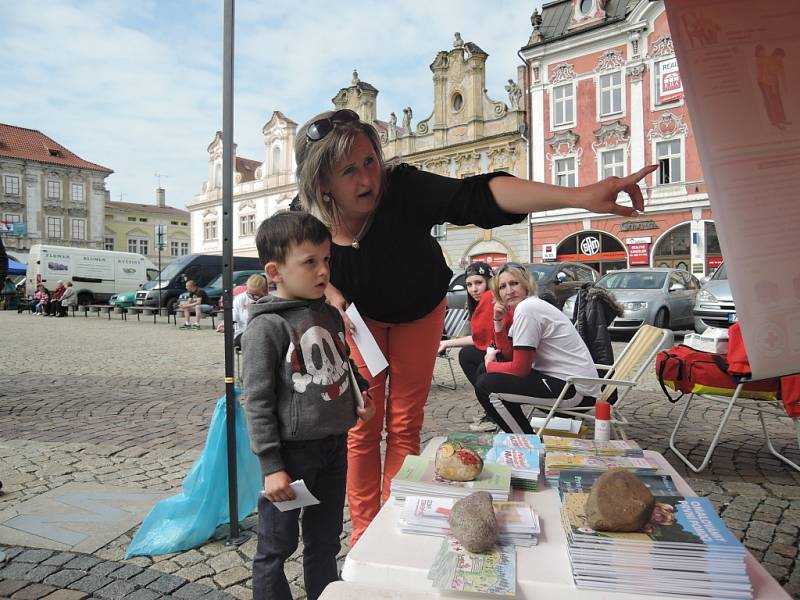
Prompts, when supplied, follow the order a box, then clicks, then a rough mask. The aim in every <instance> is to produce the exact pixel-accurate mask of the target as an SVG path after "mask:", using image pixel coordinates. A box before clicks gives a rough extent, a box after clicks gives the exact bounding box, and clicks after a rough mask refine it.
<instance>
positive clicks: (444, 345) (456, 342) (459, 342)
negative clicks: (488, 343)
mask: <svg viewBox="0 0 800 600" xmlns="http://www.w3.org/2000/svg"><path fill="white" fill-rule="evenodd" d="M473 344H474V342H473V341H472V336H471V335H467V336H465V337H460V338H451V339H449V340H442V341H441V342H439V349H438V350H437V352H444V351H445V350H447V349H448V348H464V347H466V346H472V345H473Z"/></svg>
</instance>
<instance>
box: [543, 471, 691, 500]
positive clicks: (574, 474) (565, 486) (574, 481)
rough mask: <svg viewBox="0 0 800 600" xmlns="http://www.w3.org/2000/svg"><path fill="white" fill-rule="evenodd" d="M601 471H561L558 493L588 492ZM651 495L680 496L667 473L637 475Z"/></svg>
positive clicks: (561, 494)
mask: <svg viewBox="0 0 800 600" xmlns="http://www.w3.org/2000/svg"><path fill="white" fill-rule="evenodd" d="M602 474H603V472H602V471H563V472H562V473H561V476H560V477H559V479H558V494H559V496H560V497H561V500H562V501H563V500H564V494H588V493H589V492H590V491H591V490H592V485H593V484H594V482H595V481H597V478H598V477H600V475H602ZM636 478H637V479H638V480H639V481H641V482H642V483H643V484H645V486H647V488H648V489H649V490H650V493H651V494H653V496H680V492H678V489H677V488H676V487H675V482H674V481H673V480H672V477H670V476H669V475H637V477H636Z"/></svg>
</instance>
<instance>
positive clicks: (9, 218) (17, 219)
mask: <svg viewBox="0 0 800 600" xmlns="http://www.w3.org/2000/svg"><path fill="white" fill-rule="evenodd" d="M3 221H5V222H6V223H7V224H8V225H11V227H12V229H11V231H12V232H13V231H14V229H13V227H14V223H22V215H16V214H13V213H5V214H4V215H3Z"/></svg>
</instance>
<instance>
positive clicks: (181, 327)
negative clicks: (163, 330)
mask: <svg viewBox="0 0 800 600" xmlns="http://www.w3.org/2000/svg"><path fill="white" fill-rule="evenodd" d="M191 326H192V325H191V324H190V323H189V322H188V321H187V322H186V323H184V324H183V325H181V326H180V329H189V328H190V327H191Z"/></svg>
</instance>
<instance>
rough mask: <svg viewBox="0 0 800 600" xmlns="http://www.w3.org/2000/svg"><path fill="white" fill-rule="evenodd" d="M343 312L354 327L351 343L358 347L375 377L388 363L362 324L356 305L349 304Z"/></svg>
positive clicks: (364, 324) (362, 320)
mask: <svg viewBox="0 0 800 600" xmlns="http://www.w3.org/2000/svg"><path fill="white" fill-rule="evenodd" d="M345 312H346V313H347V316H348V317H350V320H351V321H352V322H353V326H354V327H355V331H353V341H354V342H355V343H356V346H358V351H359V352H360V353H361V356H362V358H363V359H364V362H365V363H366V364H367V369H369V372H370V375H372V376H373V377H375V376H376V375H377V374H378V373H380V372H381V371H383V370H384V369H385V368H386V367H388V366H389V363H388V362H386V357H385V356H384V355H383V352H381V349H380V348H378V342H376V341H375V338H374V337H372V333H371V332H370V330H369V328H368V327H367V324H366V323H364V319H362V318H361V314H360V313H359V312H358V309H357V308H356V305H355V304H351V305H350V306H348V307H347V310H346V311H345Z"/></svg>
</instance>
